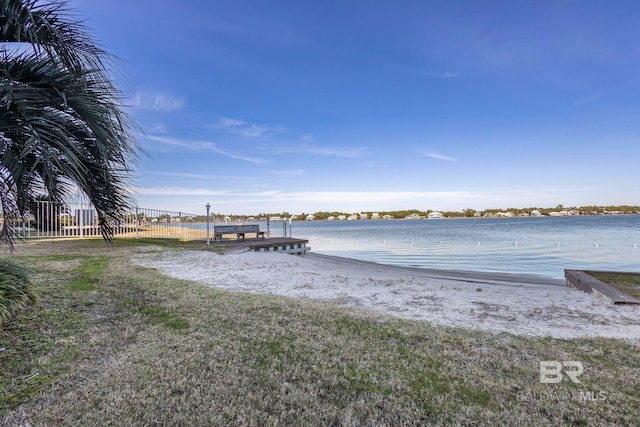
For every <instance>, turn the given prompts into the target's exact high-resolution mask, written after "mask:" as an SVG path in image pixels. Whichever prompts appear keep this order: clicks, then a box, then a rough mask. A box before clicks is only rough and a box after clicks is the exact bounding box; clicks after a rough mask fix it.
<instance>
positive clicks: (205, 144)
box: [145, 135, 266, 164]
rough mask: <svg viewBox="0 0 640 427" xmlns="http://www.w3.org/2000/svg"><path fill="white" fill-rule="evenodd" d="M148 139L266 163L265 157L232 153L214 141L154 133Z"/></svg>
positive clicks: (147, 136) (252, 161)
mask: <svg viewBox="0 0 640 427" xmlns="http://www.w3.org/2000/svg"><path fill="white" fill-rule="evenodd" d="M145 137H146V138H147V139H150V140H152V141H156V142H161V143H163V144H166V145H171V146H175V147H180V148H186V149H189V150H194V151H211V152H213V153H217V154H220V155H222V156H226V157H230V158H232V159H237V160H244V161H247V162H251V163H256V164H263V163H266V162H265V161H264V159H259V158H254V157H246V156H242V155H240V154H236V153H231V152H229V151H225V150H222V149H220V148H218V147H217V146H216V144H214V143H213V142H210V141H187V140H182V139H176V138H171V137H163V136H153V135H145Z"/></svg>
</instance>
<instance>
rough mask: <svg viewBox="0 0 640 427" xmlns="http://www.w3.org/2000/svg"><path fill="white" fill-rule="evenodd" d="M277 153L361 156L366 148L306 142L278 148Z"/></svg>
mask: <svg viewBox="0 0 640 427" xmlns="http://www.w3.org/2000/svg"><path fill="white" fill-rule="evenodd" d="M278 153H301V154H316V155H320V156H332V157H361V156H363V155H364V154H365V153H366V150H365V148H364V147H335V146H331V145H327V146H319V145H310V144H306V145H296V146H292V147H286V148H280V149H279V150H278Z"/></svg>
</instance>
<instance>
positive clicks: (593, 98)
mask: <svg viewBox="0 0 640 427" xmlns="http://www.w3.org/2000/svg"><path fill="white" fill-rule="evenodd" d="M604 96H606V93H604V92H596V93H593V94H591V95H589V96H585V97H583V98H579V99H576V100H575V101H573V104H571V109H574V108H578V107H581V106H583V105H585V104H590V103H592V102H595V101H597V100H599V99H600V98H603V97H604Z"/></svg>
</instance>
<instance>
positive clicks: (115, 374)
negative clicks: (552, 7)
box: [0, 240, 640, 426]
mask: <svg viewBox="0 0 640 427" xmlns="http://www.w3.org/2000/svg"><path fill="white" fill-rule="evenodd" d="M157 243H158V242H152V241H143V242H136V241H132V240H131V241H129V240H118V241H116V242H115V244H114V245H112V246H107V245H106V244H104V243H103V242H102V241H99V240H84V241H68V242H65V241H59V242H29V243H27V244H25V245H23V246H21V247H20V248H19V251H18V255H17V256H16V257H14V258H15V261H17V262H19V263H22V264H23V265H28V266H30V267H31V268H32V269H33V270H34V271H36V272H37V274H36V278H35V281H36V291H37V293H38V303H37V304H36V305H35V306H32V307H29V308H28V309H26V310H23V311H22V312H20V313H19V315H18V316H17V317H16V318H15V319H14V320H13V321H12V322H10V323H8V324H6V325H4V326H3V329H0V363H1V365H2V370H1V372H0V389H1V390H0V425H7V426H9V425H10V426H15V425H21V424H22V425H24V423H25V422H29V423H30V424H31V425H32V426H38V425H122V426H129V425H354V426H355V425H373V424H375V425H400V424H404V425H421V424H424V425H429V424H477V425H486V424H490V423H491V424H495V425H603V424H604V425H638V424H640V413H639V412H638V408H639V407H640V356H639V351H638V348H637V347H635V346H632V345H630V344H627V343H625V342H623V341H620V340H613V339H576V340H555V339H550V338H544V339H540V338H527V337H519V336H514V335H509V334H505V333H501V334H490V333H485V332H479V331H472V330H466V329H461V328H448V327H435V326H431V325H429V324H427V323H424V322H413V321H405V320H402V321H401V320H389V319H386V318H383V317H381V316H377V315H375V314H372V313H365V312H357V311H354V310H348V309H343V308H339V307H336V306H333V305H331V304H328V303H319V302H310V301H300V300H294V299H288V298H283V297H270V296H259V295H250V294H243V293H233V292H224V291H219V290H216V289H212V288H208V287H205V286H202V285H199V284H196V283H191V282H186V281H181V280H176V279H173V278H169V277H167V276H164V275H162V274H160V273H159V272H157V271H155V270H152V269H148V268H143V267H140V266H137V265H135V263H133V262H132V258H133V257H137V256H153V254H154V252H155V251H159V250H176V251H177V250H179V251H183V250H194V249H204V248H203V245H202V243H180V242H175V241H165V242H161V246H158V245H157ZM263 274H268V272H263ZM576 321H580V320H579V319H577V320H576ZM585 327H588V325H585ZM540 361H579V362H581V363H582V364H583V366H584V373H583V374H582V375H581V376H580V377H579V380H580V381H581V382H580V383H573V382H571V381H569V379H568V378H567V377H566V376H565V378H564V380H563V381H562V382H561V383H559V384H546V383H545V384H543V383H541V382H540V375H539V364H540Z"/></svg>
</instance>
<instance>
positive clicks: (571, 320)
mask: <svg viewBox="0 0 640 427" xmlns="http://www.w3.org/2000/svg"><path fill="white" fill-rule="evenodd" d="M137 262H138V263H139V264H140V265H144V266H149V267H154V268H157V269H159V270H161V271H163V272H165V273H166V274H168V275H170V276H173V277H176V278H181V279H187V280H192V281H196V282H200V283H202V284H205V285H208V286H212V287H215V288H219V289H226V290H232V291H241V292H252V293H262V294H272V295H282V296H287V297H294V298H309V299H321V300H328V301H332V302H335V303H337V304H339V305H343V306H349V307H357V308H359V309H366V310H374V311H376V312H377V313H382V314H385V315H389V316H396V317H402V318H408V319H415V320H420V321H427V322H431V323H434V324H438V325H447V326H461V327H465V328H477V329H482V330H487V331H494V332H501V331H505V332H510V333H514V334H520V335H529V336H551V337H554V338H576V337H588V336H601V337H609V338H623V339H626V340H628V341H630V342H632V343H635V344H637V345H640V316H639V314H640V308H639V307H637V306H620V305H618V306H614V305H611V304H608V303H606V302H603V301H601V300H599V299H597V298H595V297H594V296H592V295H589V294H586V293H584V292H581V291H578V290H576V289H573V288H570V287H567V286H564V282H563V281H561V280H555V279H545V278H541V277H535V276H514V275H500V274H491V273H474V272H455V271H441V270H425V269H414V268H403V267H395V266H387V265H381V264H375V263H369V262H364V261H357V260H353V259H348V258H338V257H329V256H324V255H320V254H315V253H310V254H307V255H305V256H294V255H288V254H283V253H273V252H268V253H264V252H262V253H261V252H242V253H227V254H216V253H212V252H206V251H179V252H177V251H164V252H160V253H154V254H153V255H152V256H145V257H142V258H138V259H137Z"/></svg>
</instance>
